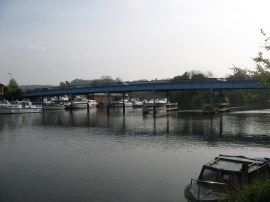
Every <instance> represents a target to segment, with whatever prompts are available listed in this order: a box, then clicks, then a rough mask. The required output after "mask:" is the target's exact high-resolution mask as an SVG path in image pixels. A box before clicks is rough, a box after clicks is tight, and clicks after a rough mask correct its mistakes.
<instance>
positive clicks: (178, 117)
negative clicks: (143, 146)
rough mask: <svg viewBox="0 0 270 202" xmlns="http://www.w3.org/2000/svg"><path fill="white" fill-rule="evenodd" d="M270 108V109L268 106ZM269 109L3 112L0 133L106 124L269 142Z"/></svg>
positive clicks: (116, 130)
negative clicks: (31, 127) (25, 127)
mask: <svg viewBox="0 0 270 202" xmlns="http://www.w3.org/2000/svg"><path fill="white" fill-rule="evenodd" d="M267 112H269V110H267ZM269 121H270V114H269V113H261V112H259V113H258V114H256V113H253V112H252V113H246V112H242V113H239V112H236V113H230V114H222V115H216V116H203V115H201V114H199V113H193V114H188V113H168V114H165V113H164V114H157V115H156V116H152V115H142V113H141V111H140V110H133V109H129V110H127V113H126V114H124V115H123V114H122V111H121V110H113V111H111V113H110V115H109V116H107V113H106V110H102V109H92V110H90V111H89V112H87V110H78V111H73V112H72V113H71V112H70V111H64V110H61V111H45V112H44V113H42V114H17V115H16V114H14V115H1V116H0V133H1V132H3V131H5V128H7V127H8V128H9V130H12V129H15V128H16V127H19V126H20V125H34V126H35V125H37V126H43V127H65V128H70V127H83V128H85V127H86V128H88V127H90V128H101V129H102V128H105V129H109V130H111V131H112V134H118V135H120V134H121V135H148V136H162V135H164V136H166V137H179V138H187V139H192V140H193V141H194V140H200V141H206V142H209V143H211V144H217V143H219V144H220V143H221V142H233V143H241V144H249V143H252V144H262V145H266V144H267V143H268V142H269V140H270V135H269V132H268V131H269V129H270V125H269V124H268V123H269Z"/></svg>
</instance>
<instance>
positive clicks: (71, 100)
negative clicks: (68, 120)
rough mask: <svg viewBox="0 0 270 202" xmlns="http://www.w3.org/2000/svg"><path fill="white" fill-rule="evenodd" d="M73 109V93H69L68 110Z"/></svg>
mask: <svg viewBox="0 0 270 202" xmlns="http://www.w3.org/2000/svg"><path fill="white" fill-rule="evenodd" d="M72 110H73V94H70V111H72Z"/></svg>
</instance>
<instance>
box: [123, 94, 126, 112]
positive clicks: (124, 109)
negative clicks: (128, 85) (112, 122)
mask: <svg viewBox="0 0 270 202" xmlns="http://www.w3.org/2000/svg"><path fill="white" fill-rule="evenodd" d="M125 113H126V107H125V92H123V114H125Z"/></svg>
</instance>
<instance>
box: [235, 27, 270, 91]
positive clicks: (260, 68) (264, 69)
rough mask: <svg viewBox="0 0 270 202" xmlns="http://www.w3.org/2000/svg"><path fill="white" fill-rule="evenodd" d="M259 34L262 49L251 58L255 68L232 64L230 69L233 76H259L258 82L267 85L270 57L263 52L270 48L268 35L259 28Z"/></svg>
mask: <svg viewBox="0 0 270 202" xmlns="http://www.w3.org/2000/svg"><path fill="white" fill-rule="evenodd" d="M261 34H262V35H263V37H264V38H265V39H264V44H263V46H262V47H261V48H262V51H259V52H258V55H257V56H256V57H255V58H253V61H254V62H255V64H256V69H255V70H254V71H253V70H249V69H247V68H244V69H243V68H241V67H236V66H234V67H233V68H232V70H233V71H234V75H235V76H240V77H244V78H254V77H257V78H258V77H259V78H260V83H261V84H263V85H267V86H269V85H268V82H269V81H270V59H268V58H266V56H265V52H268V51H269V50H270V43H269V42H270V37H267V35H266V33H265V32H264V31H263V30H262V29H261Z"/></svg>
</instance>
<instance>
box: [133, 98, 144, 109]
mask: <svg viewBox="0 0 270 202" xmlns="http://www.w3.org/2000/svg"><path fill="white" fill-rule="evenodd" d="M142 106H143V102H141V101H139V100H135V101H133V107H134V108H139V107H142Z"/></svg>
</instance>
